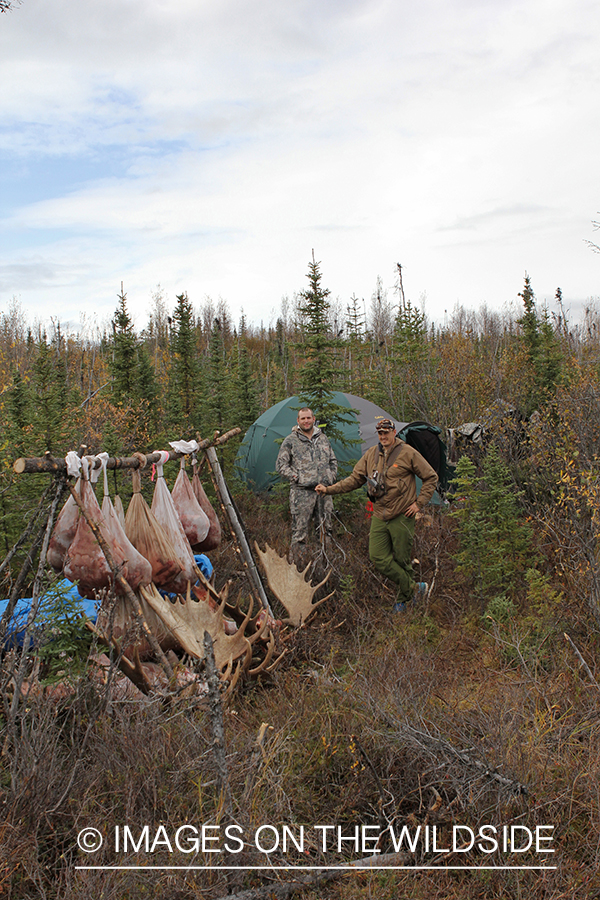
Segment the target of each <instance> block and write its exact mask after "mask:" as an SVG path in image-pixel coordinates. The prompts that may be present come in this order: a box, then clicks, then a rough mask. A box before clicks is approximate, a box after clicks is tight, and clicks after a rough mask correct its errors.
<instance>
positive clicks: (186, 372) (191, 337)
mask: <svg viewBox="0 0 600 900" xmlns="http://www.w3.org/2000/svg"><path fill="white" fill-rule="evenodd" d="M171 358H172V362H171V373H170V401H171V402H170V407H171V417H172V419H173V420H174V423H176V424H178V425H179V426H180V427H183V428H186V429H188V430H194V429H196V428H198V427H199V405H200V404H199V403H198V400H199V398H200V395H201V384H200V366H199V363H198V353H197V329H196V322H195V317H194V309H193V306H192V304H191V302H190V300H189V299H188V295H187V294H186V293H183V294H178V295H177V306H176V307H175V310H174V312H173V325H172V330H171Z"/></svg>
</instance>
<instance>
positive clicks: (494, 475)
mask: <svg viewBox="0 0 600 900" xmlns="http://www.w3.org/2000/svg"><path fill="white" fill-rule="evenodd" d="M454 480H455V482H456V485H457V495H458V496H459V497H460V498H461V501H460V506H459V507H458V508H457V509H456V510H455V511H454V512H452V513H451V516H452V517H453V518H455V519H456V520H457V521H458V524H459V533H460V549H459V551H458V553H457V554H456V556H455V559H456V562H457V570H458V571H460V572H462V573H463V574H464V575H466V576H467V578H469V579H471V580H472V581H473V582H474V584H475V587H476V590H477V591H478V593H479V595H480V597H481V598H482V599H483V600H489V599H492V598H493V597H497V596H499V595H511V594H514V593H515V591H516V588H517V587H518V586H519V584H520V582H521V579H522V578H523V577H524V574H525V571H526V570H527V568H528V567H529V566H530V558H529V552H530V549H531V541H532V532H531V528H530V526H529V525H528V524H527V522H526V521H525V520H524V518H523V516H522V514H521V511H520V508H519V497H520V494H519V492H517V491H515V486H514V482H513V481H512V479H511V477H510V473H509V471H508V469H507V467H506V465H505V464H504V462H503V461H502V459H501V458H500V454H499V452H498V449H497V448H496V447H495V446H494V445H492V446H490V448H489V449H488V451H487V453H486V455H485V457H484V459H483V463H482V474H481V477H477V473H476V469H475V465H474V463H473V462H472V461H471V460H470V459H469V458H468V457H466V456H463V457H461V459H460V460H459V462H458V465H457V467H456V473H455V479H454Z"/></svg>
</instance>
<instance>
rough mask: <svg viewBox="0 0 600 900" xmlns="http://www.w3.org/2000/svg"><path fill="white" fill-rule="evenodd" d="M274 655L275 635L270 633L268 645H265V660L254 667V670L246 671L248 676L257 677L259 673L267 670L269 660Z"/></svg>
mask: <svg viewBox="0 0 600 900" xmlns="http://www.w3.org/2000/svg"><path fill="white" fill-rule="evenodd" d="M274 653H275V635H274V634H273V632H271V637H270V638H269V643H268V644H267V652H266V654H265V658H264V659H263V660H261V662H260V663H259V665H258V666H255V668H254V669H248V675H252V676H255V675H258V673H259V672H262V671H263V670H264V669H266V668H267V666H268V664H269V663H270V662H271V658H272V656H273V654H274Z"/></svg>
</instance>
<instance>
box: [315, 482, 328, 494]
mask: <svg viewBox="0 0 600 900" xmlns="http://www.w3.org/2000/svg"><path fill="white" fill-rule="evenodd" d="M315 491H316V492H317V494H326V493H327V488H326V487H325V485H324V484H318V485H317V486H316V488H315Z"/></svg>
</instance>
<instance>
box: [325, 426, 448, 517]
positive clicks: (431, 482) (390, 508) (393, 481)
mask: <svg viewBox="0 0 600 900" xmlns="http://www.w3.org/2000/svg"><path fill="white" fill-rule="evenodd" d="M399 444H400V445H401V450H400V453H399V454H398V456H397V457H396V459H395V460H394V461H393V462H392V465H391V466H390V467H389V468H388V466H387V459H388V457H389V456H390V454H391V453H392V451H393V450H394V448H395V447H397V446H398V445H399ZM378 460H379V445H377V446H375V447H370V448H369V449H368V450H367V452H366V453H365V454H364V455H363V456H362V457H361V459H359V461H358V462H357V463H356V465H355V466H354V469H353V470H352V474H351V475H349V476H348V477H347V478H344V479H343V480H342V481H338V482H337V484H332V485H330V486H329V487H328V488H327V493H328V494H346V493H348V492H349V491H353V490H355V489H356V488H358V487H360V486H361V485H363V484H365V482H366V480H367V477H368V476H370V475H372V474H373V472H374V471H375V469H376V468H377V463H378ZM382 472H383V477H384V483H385V486H386V492H385V494H384V495H383V497H381V498H380V499H379V500H375V501H374V502H373V514H374V515H375V516H377V518H378V519H383V520H384V521H386V522H387V521H389V520H390V519H395V518H396V516H401V515H404V513H405V512H406V510H407V509H408V507H409V506H411V505H412V504H413V503H414V502H415V500H416V501H417V503H418V505H419V506H420V507H421V509H422V508H423V507H424V506H427V504H428V503H429V501H430V500H431V498H432V496H433V492H434V491H435V488H436V485H437V481H438V477H437V473H436V471H435V469H434V468H433V466H430V465H429V463H428V462H427V460H426V459H424V458H423V457H422V456H421V454H420V453H418V452H417V451H416V450H415V449H413V447H410V446H409V445H408V444H406V443H404V441H401V440H400V438H396V441H395V443H393V444H392V446H391V447H390V448H389V450H388V451H387V452H384V460H383V469H382ZM415 475H418V476H419V478H420V479H421V481H422V482H423V485H422V487H421V491H420V493H419V496H418V497H417V486H416V483H415Z"/></svg>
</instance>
